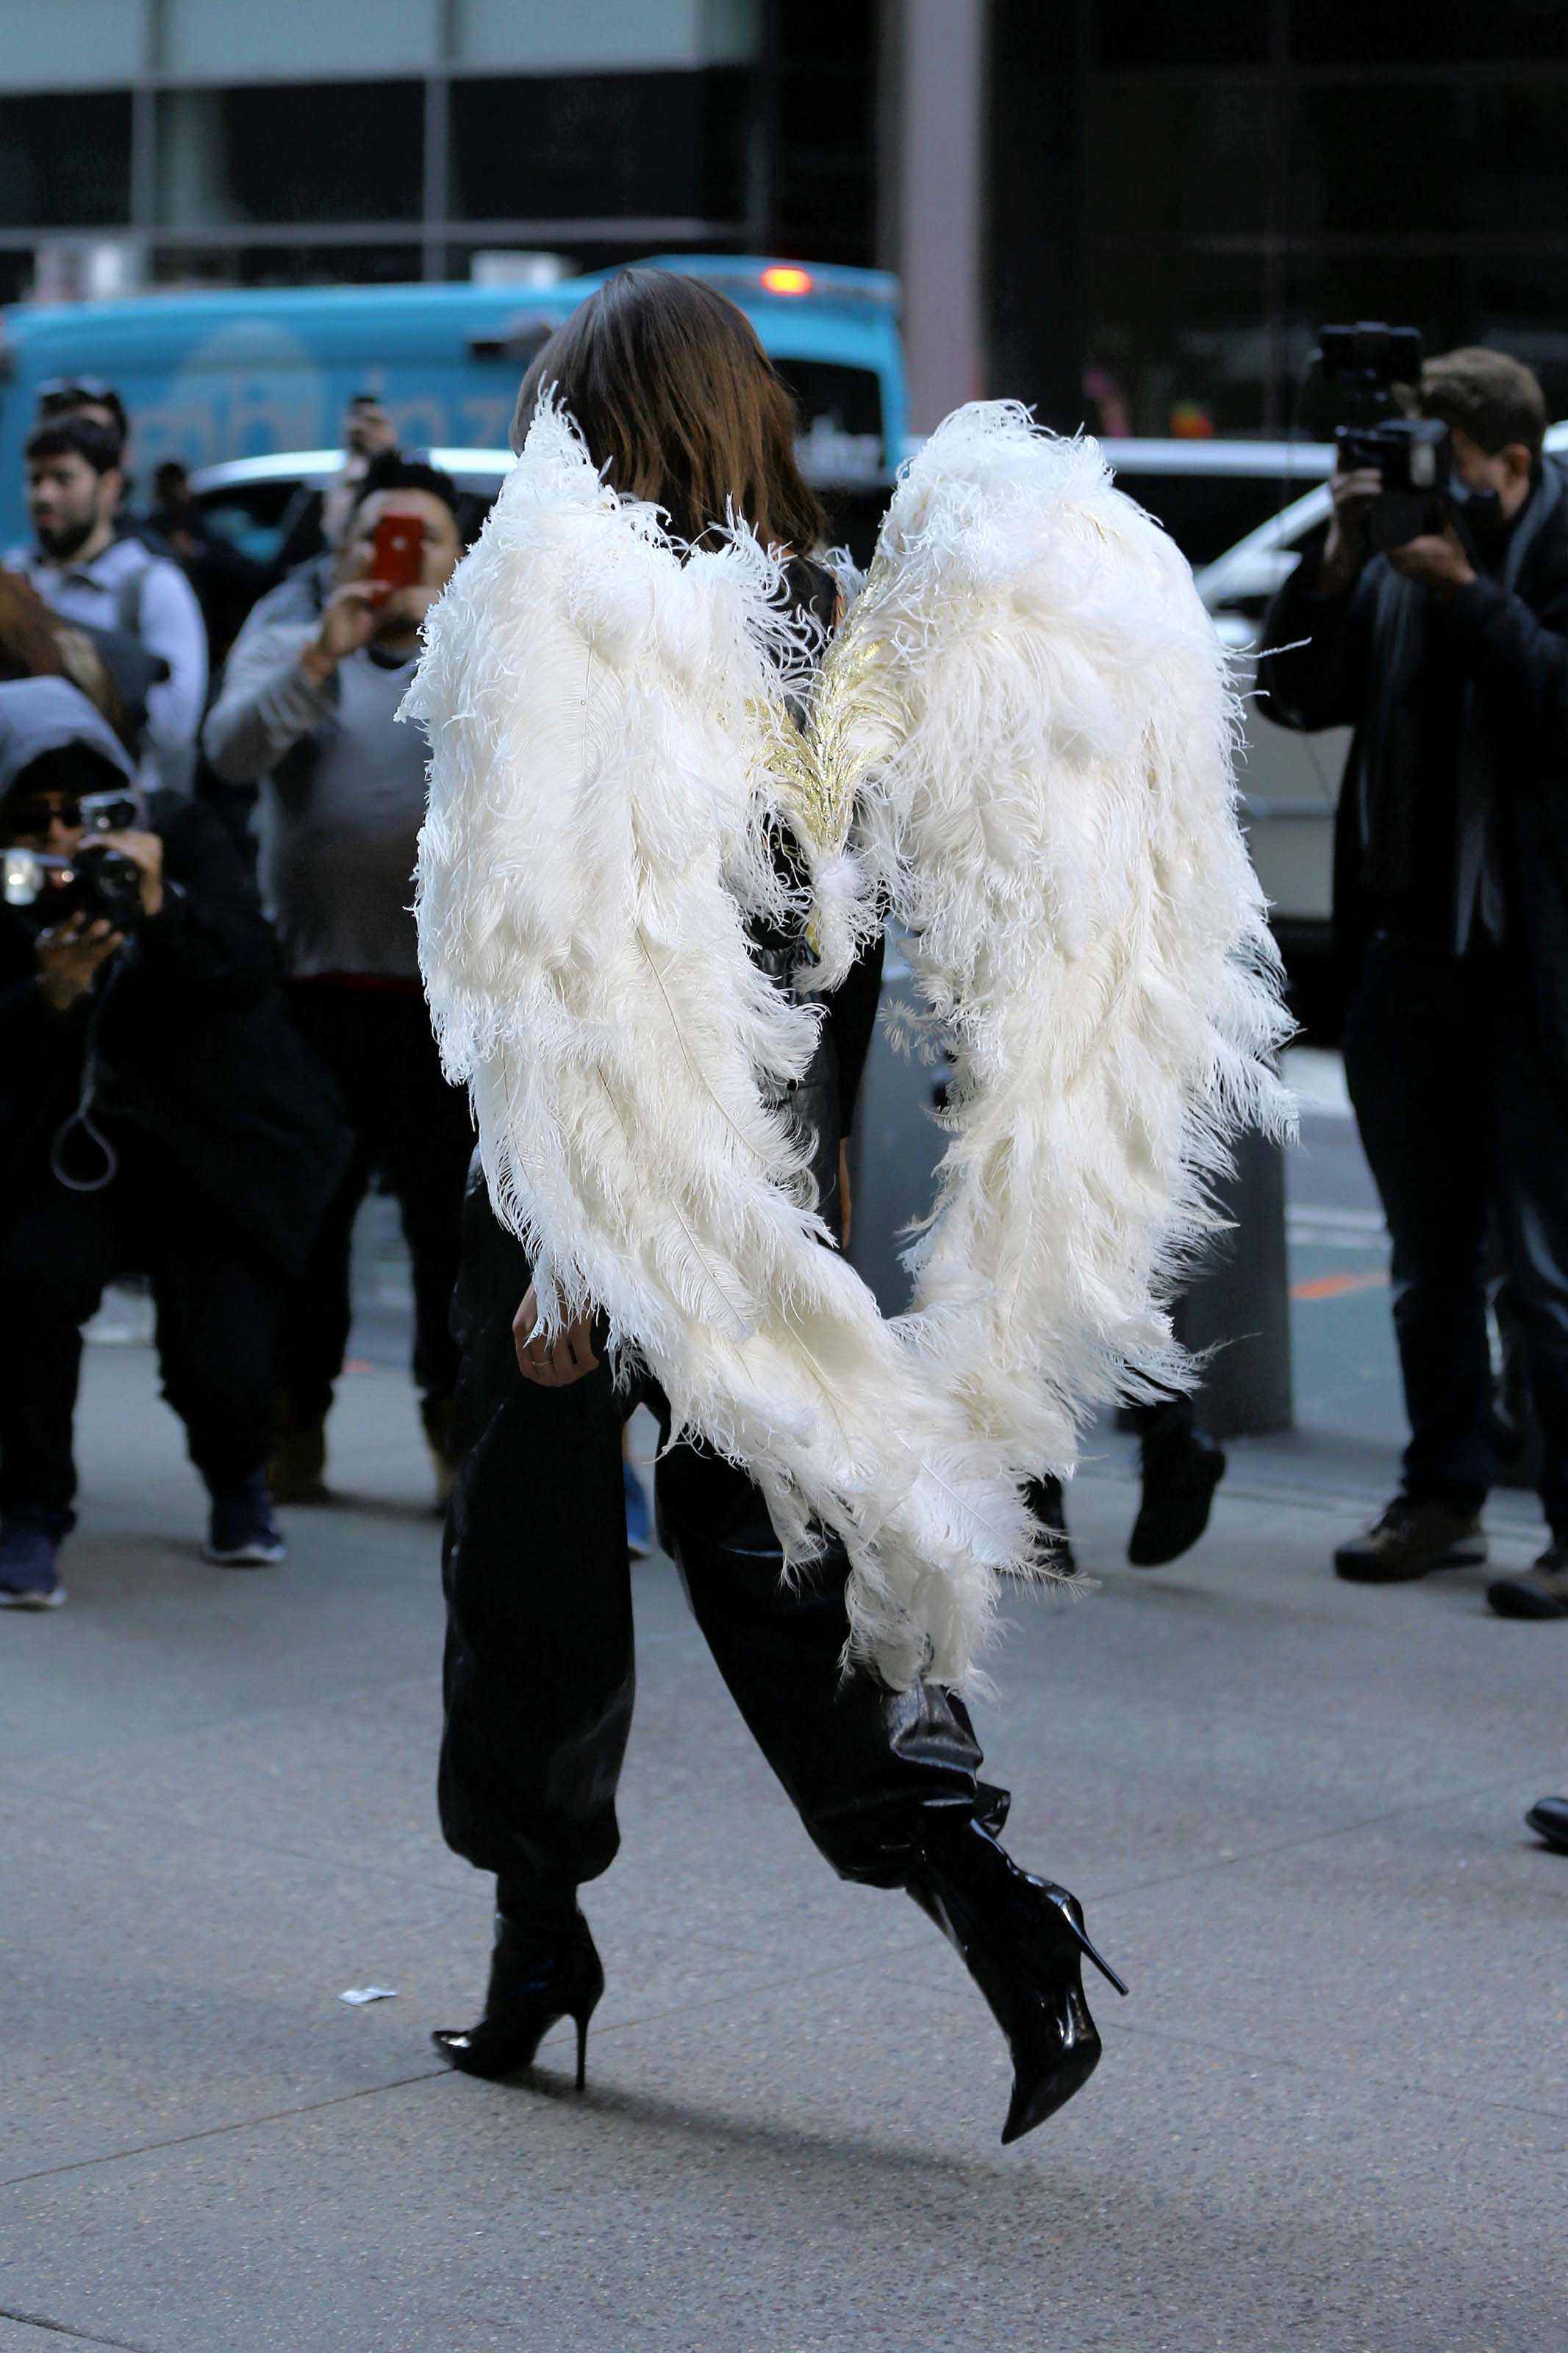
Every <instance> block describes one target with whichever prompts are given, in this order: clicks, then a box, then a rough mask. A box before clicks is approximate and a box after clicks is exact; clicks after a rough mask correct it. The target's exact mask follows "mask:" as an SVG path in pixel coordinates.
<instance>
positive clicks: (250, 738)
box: [203, 453, 473, 1501]
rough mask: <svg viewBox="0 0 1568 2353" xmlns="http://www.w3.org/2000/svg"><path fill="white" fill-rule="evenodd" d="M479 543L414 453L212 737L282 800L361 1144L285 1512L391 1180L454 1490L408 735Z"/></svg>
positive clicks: (295, 606) (317, 1007)
mask: <svg viewBox="0 0 1568 2353" xmlns="http://www.w3.org/2000/svg"><path fill="white" fill-rule="evenodd" d="M389 514H395V515H397V516H398V517H400V518H405V519H407V520H408V522H410V523H411V524H413V525H414V526H415V527H416V530H417V533H418V534H419V536H420V543H421V576H420V578H419V581H418V582H417V584H416V586H411V587H401V588H397V589H395V590H394V591H392V592H391V593H390V594H389V593H387V589H386V584H384V583H378V582H377V581H376V580H375V579H374V577H373V566H374V555H375V550H376V545H377V539H376V527H377V525H378V523H380V522H382V521H383V519H384V517H385V516H387V515H389ZM461 552H462V551H461V544H460V541H459V537H458V524H457V517H456V492H455V491H454V489H453V486H452V484H451V482H450V480H448V479H447V476H446V475H444V474H440V473H437V471H436V470H434V469H433V468H431V467H429V466H425V465H420V464H417V463H416V462H414V461H412V460H404V459H400V458H399V457H397V456H396V454H395V453H392V454H390V455H388V456H386V457H384V458H381V459H377V460H376V461H375V462H374V464H373V466H372V467H371V469H370V470H369V471H368V472H367V473H366V475H365V477H364V480H363V483H362V485H361V489H360V496H359V501H358V504H357V506H356V509H355V512H354V514H353V520H352V522H351V523H350V526H349V530H348V533H347V537H346V539H345V541H344V544H343V548H342V554H341V556H340V557H339V559H338V561H337V563H336V565H335V566H333V567H332V568H331V570H330V571H327V570H323V569H322V568H321V567H320V566H315V565H312V566H310V567H309V568H308V569H306V570H304V571H301V572H300V573H297V574H294V575H290V577H289V579H288V580H286V581H285V582H284V583H283V585H282V586H281V587H279V588H277V589H274V590H273V592H272V593H271V595H270V596H266V597H264V598H263V599H262V601H261V603H260V604H259V605H258V606H257V607H256V609H255V611H254V612H253V613H252V614H251V616H250V618H249V619H248V621H247V623H246V625H245V628H243V629H242V630H241V632H240V635H239V637H238V638H237V642H236V644H235V647H234V650H233V652H232V653H231V654H230V656H229V659H228V666H227V670H226V675H225V680H224V685H223V691H222V692H221V694H220V695H219V697H218V700H217V702H216V704H215V705H214V707H213V710H212V712H211V713H210V715H209V717H208V719H207V723H206V727H205V731H204V734H203V744H204V746H205V751H206V754H207V757H208V759H209V760H210V761H211V763H212V765H213V766H214V767H215V768H216V770H217V772H218V774H219V775H220V776H223V777H224V778H226V780H227V781H228V782H230V783H233V784H250V783H255V782H258V781H259V782H260V783H261V784H262V786H263V791H262V796H261V803H260V811H259V822H260V833H261V881H262V891H263V896H264V899H265V901H266V903H267V906H268V912H269V913H271V915H272V917H273V920H274V922H275V923H276V925H277V928H278V934H279V939H280V941H281V943H282V948H283V958H284V968H285V971H286V973H287V974H288V976H289V981H288V998H289V1010H290V1012H291V1014H292V1016H293V1018H294V1019H295V1020H296V1022H297V1023H298V1025H299V1026H300V1029H302V1030H303V1031H304V1032H305V1034H306V1036H307V1037H308V1038H309V1039H310V1041H311V1043H312V1044H313V1045H314V1046H315V1047H316V1049H317V1050H318V1051H319V1052H320V1053H321V1055H322V1056H323V1058H324V1059H325V1060H326V1061H327V1062H328V1063H329V1065H330V1066H331V1070H332V1071H333V1073H334V1075H335V1077H336V1078H337V1081H338V1084H339V1086H340V1088H341V1089H342V1093H343V1096H344V1099H345V1101H346V1103H347V1104H348V1107H349V1113H350V1117H351V1119H352V1121H353V1127H354V1134H355V1150H354V1155H353V1161H352V1163H351V1165H350V1167H349V1171H348V1175H347V1176H346V1177H345V1179H344V1182H343V1184H342V1187H341V1189H340V1192H339V1194H338V1197H337V1198H336V1200H335V1201H334V1203H333V1205H332V1208H331V1209H330V1210H329V1212H328V1214H327V1218H326V1220H325V1222H324V1225H323V1228H322V1230H321V1236H320V1239H319V1240H318V1242H317V1245H316V1250H315V1253H314V1255H313V1257H312V1260H311V1262H310V1267H309V1268H308V1269H307V1271H306V1274H305V1276H304V1279H303V1281H302V1282H300V1284H299V1285H298V1287H297V1289H296V1291H295V1293H294V1296H293V1299H292V1300H291V1302H290V1303H289V1310H288V1312H287V1314H286V1315H285V1319H284V1328H283V1332H282V1335H281V1339H280V1343H279V1384H280V1389H281V1396H280V1399H279V1407H280V1419H279V1430H280V1436H279V1451H278V1454H277V1457H276V1459H275V1461H274V1465H273V1474H274V1487H275V1491H276V1493H278V1495H279V1500H288V1499H292V1500H294V1501H302V1500H307V1499H309V1498H310V1497H311V1496H314V1495H318V1494H320V1493H321V1492H322V1491H323V1479H324V1472H325V1466H326V1443H325V1424H326V1419H327V1413H328V1410H329V1409H330V1407H331V1398H332V1388H333V1384H334V1382H335V1381H336V1379H337V1377H338V1374H339V1373H340V1372H341V1370H342V1360H343V1352H344V1348H345V1346H346V1345H347V1341H348V1333H349V1323H350V1289H349V1249H350V1240H351V1236H352V1233H353V1221H354V1216H355V1212H356V1211H357V1209H358V1208H359V1205H360V1203H361V1201H362V1200H363V1197H364V1193H365V1189H366V1187H367V1185H368V1183H369V1181H370V1176H371V1174H372V1171H373V1170H374V1169H379V1170H380V1172H381V1174H382V1176H383V1177H384V1180H385V1182H386V1183H387V1185H388V1186H389V1187H390V1189H391V1190H392V1191H393V1192H394V1193H395V1196H396V1198H397V1201H398V1204H399V1207H400V1208H401V1210H402V1214H403V1228H404V1232H405V1235H406V1237H407V1240H408V1247H409V1252H410V1256H411V1258H412V1260H413V1267H414V1298H415V1336H414V1374H415V1379H416V1384H417V1386H418V1388H419V1390H420V1393H421V1409H422V1412H423V1417H424V1422H425V1430H426V1437H427V1439H428V1440H429V1442H430V1448H431V1453H432V1456H433V1458H434V1460H435V1463H436V1469H437V1482H438V1484H439V1485H440V1486H441V1488H442V1490H443V1492H444V1490H445V1487H446V1485H447V1482H448V1479H449V1470H450V1465H449V1455H448V1426H449V1421H450V1414H451V1398H452V1391H453V1387H454V1384H455V1381H456V1377H457V1359H456V1351H455V1348H454V1345H453V1342H452V1339H451V1336H450V1334H449V1332H448V1330H447V1312H448V1308H449V1304H450V1301H451V1294H452V1286H453V1283H454V1281H455V1279H456V1275H457V1265H458V1219H459V1213H460V1209H461V1204H462V1196H463V1184H464V1177H465V1175H466V1171H467V1168H468V1155H469V1153H470V1151H471V1150H472V1146H473V1132H472V1128H471V1125H470V1122H469V1118H468V1104H467V1102H466V1101H465V1099H464V1097H463V1096H462V1095H461V1094H460V1093H458V1092H457V1091H456V1090H455V1089H453V1088H451V1087H449V1086H447V1083H446V1082H445V1080H444V1079H443V1078H442V1076H441V1070H440V1064H439V1061H438V1060H437V1053H436V1047H435V1043H434V1040H433V1039H432V1037H431V1034H430V1026H429V1021H428V1019H427V1018H426V1008H425V999H424V994H423V990H422V988H421V987H420V981H419V965H418V955H417V951H416V938H415V930H414V918H413V915H412V913H410V907H411V904H412V901H413V895H414V890H413V873H414V860H415V850H416V842H417V838H418V832H419V827H420V825H421V823H422V821H423V818H424V815H425V746H424V739H423V738H422V736H421V735H420V734H419V732H418V730H417V729H416V728H412V727H400V726H397V725H396V724H395V714H396V712H397V707H398V704H399V703H400V702H401V701H402V699H403V695H404V693H405V690H406V688H407V685H408V681H409V678H410V676H411V674H412V671H413V668H414V664H415V662H416V659H417V657H418V651H419V636H418V633H419V626H420V623H421V622H422V621H423V619H424V617H425V615H426V612H427V610H428V609H429V607H430V605H431V604H432V603H433V601H434V599H435V598H436V597H437V596H438V595H439V593H440V591H441V590H442V588H443V587H445V586H446V584H447V581H448V580H449V579H450V577H451V575H452V573H453V570H454V569H455V567H456V565H457V563H458V556H459V554H461Z"/></svg>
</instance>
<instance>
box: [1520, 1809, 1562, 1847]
mask: <svg viewBox="0 0 1568 2353" xmlns="http://www.w3.org/2000/svg"><path fill="white" fill-rule="evenodd" d="M1524 1820H1525V1825H1526V1827H1527V1828H1528V1829H1530V1830H1532V1831H1534V1832H1535V1835H1536V1837H1537V1838H1540V1839H1544V1840H1545V1841H1546V1843H1547V1845H1548V1846H1554V1847H1555V1848H1556V1849H1557V1852H1558V1853H1559V1854H1568V1798H1537V1799H1536V1801H1535V1803H1534V1805H1533V1806H1531V1810H1530V1811H1529V1813H1528V1814H1526V1816H1525V1818H1524Z"/></svg>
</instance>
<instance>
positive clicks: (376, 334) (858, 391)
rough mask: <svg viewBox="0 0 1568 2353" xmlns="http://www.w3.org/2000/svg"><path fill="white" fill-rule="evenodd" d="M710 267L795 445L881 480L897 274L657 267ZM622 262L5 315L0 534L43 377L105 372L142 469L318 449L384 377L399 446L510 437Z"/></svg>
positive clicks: (666, 264)
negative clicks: (741, 323) (544, 277)
mask: <svg viewBox="0 0 1568 2353" xmlns="http://www.w3.org/2000/svg"><path fill="white" fill-rule="evenodd" d="M647 266H648V267H651V268H655V269H674V270H679V271H682V272H684V273H685V274H687V275H689V276H691V277H700V278H702V279H705V280H707V281H708V282H709V283H710V285H714V286H717V287H719V288H721V290H722V291H723V292H724V293H726V294H728V295H729V296H730V297H731V300H732V301H736V302H738V303H739V304H740V305H741V307H742V310H743V311H745V312H746V313H747V315H748V317H749V318H750V319H751V321H752V324H753V325H754V326H755V328H756V330H757V332H758V333H759V335H760V336H761V337H762V340H763V343H764V344H765V345H766V347H767V349H768V351H769V353H771V354H772V355H773V358H774V359H775V360H776V361H777V363H778V366H779V370H780V373H781V374H782V375H784V377H785V378H786V380H787V381H788V383H789V385H790V386H791V388H792V389H793V391H794V392H795V397H796V400H797V401H798V403H799V406H800V414H801V440H802V455H803V459H804V460H805V467H806V470H807V471H808V473H809V474H810V475H811V477H812V479H813V480H815V481H816V482H818V483H819V484H822V485H825V486H835V485H844V486H846V487H848V486H856V487H865V488H870V487H873V486H876V485H879V484H884V483H886V481H887V480H888V479H889V476H890V475H891V473H892V472H893V471H894V470H895V469H896V468H897V465H898V463H899V460H900V458H901V457H902V455H903V451H904V432H905V382H904V367H903V352H902V345H901V343H900V335H899V287H898V280H896V279H894V278H890V277H889V276H887V275H885V274H884V273H883V272H882V271H880V270H872V269H843V268H837V267H834V268H821V269H818V268H816V267H813V266H809V265H806V264H803V263H797V262H785V261H769V260H766V259H750V258H746V257H742V256H738V255H718V256H708V255H697V256H692V255H685V254H683V255H679V256H670V257H662V256H661V257H659V258H658V259H657V260H655V261H654V262H652V263H650V264H649V265H647ZM608 274H609V273H607V272H605V271H598V272H595V274H594V275H593V276H590V277H583V278H569V279H563V280H561V281H559V282H558V283H557V284H555V285H552V286H545V287H541V288H538V289H533V288H521V287H507V286H474V285H463V284H454V285H446V284H436V285H413V286H342V287H319V288H318V287H312V288H308V289H298V290H295V289H287V288H284V289H272V290H258V291H230V292H225V293H191V294H184V293H167V294H149V295H144V296H138V297H134V298H132V299H129V300H126V301H116V302H96V303H82V304H71V305H68V306H62V307H60V308H58V309H57V308H53V307H45V306H43V305H37V306H35V305H32V304H27V303H22V304H18V305H16V306H14V307H12V308H11V309H9V310H6V311H4V312H0V546H9V545H10V544H12V543H14V542H15V541H16V540H18V539H20V538H22V537H24V536H25V535H26V515H25V512H24V508H23V498H22V494H23V482H22V474H23V466H22V448H23V445H24V443H25V442H26V438H27V434H28V432H29V430H30V428H31V427H32V423H33V418H34V412H35V409H36V406H37V397H38V393H39V391H40V388H41V387H43V386H44V385H47V384H49V383H51V382H58V381H60V380H70V379H73V378H76V377H80V376H93V377H98V378H100V379H102V380H103V381H105V382H107V383H109V384H111V385H113V386H114V387H115V389H116V390H117V391H118V392H119V394H120V396H121V399H122V400H123V401H124V403H125V405H126V407H127V408H128V410H129V411H130V414H131V419H132V436H133V438H132V455H131V462H132V470H133V471H134V472H135V474H136V475H137V477H138V478H139V479H140V480H142V481H143V482H145V481H146V480H147V479H148V478H149V477H150V475H151V473H152V470H153V467H154V466H156V465H157V464H158V463H159V462H160V461H161V460H162V459H166V458H178V459H183V460H184V463H185V465H187V466H188V467H190V468H191V469H192V470H195V469H197V468H200V467H208V466H212V465H216V464H218V463H221V462H222V461H224V460H226V459H237V458H252V457H265V456H268V455H271V454H273V453H280V452H284V451H288V450H319V449H321V448H325V447H330V446H331V445H332V444H334V443H335V442H336V440H337V437H338V430H339V425H340V421H341V419H342V412H343V408H344V406H345V405H346V403H347V402H348V400H349V399H350V398H351V397H352V396H353V394H354V393H356V392H372V393H374V394H375V396H377V398H378V399H380V400H381V401H382V402H384V405H385V406H386V407H387V409H388V410H389V411H390V413H391V416H392V418H393V422H394V424H395V426H396V427H397V430H398V435H399V438H400V439H401V440H402V442H403V444H404V446H405V448H415V447H426V446H429V445H431V444H440V445H446V446H452V445H458V446H463V447H468V448H473V447H479V448H496V447H499V446H504V444H505V442H506V439H507V435H508V430H509V427H510V423H511V412H512V404H513V402H514V400H515V398H516V396H517V385H518V379H519V377H520V376H521V374H522V372H523V369H524V368H525V367H526V366H527V364H528V362H529V361H530V360H531V358H532V356H533V354H534V353H535V352H536V351H537V350H538V348H539V346H540V344H541V343H542V341H543V340H544V338H545V336H547V335H548V334H549V333H550V332H552V330H553V329H554V328H555V327H556V326H558V325H559V324H560V322H561V321H562V320H563V319H564V318H566V317H567V316H568V315H569V313H570V312H571V311H574V310H575V309H576V307H577V305H578V303H579V302H581V301H583V300H584V297H585V296H587V295H588V294H590V293H591V292H592V291H593V290H594V288H595V286H597V285H599V284H601V283H602V281H603V280H604V278H605V276H606V275H608Z"/></svg>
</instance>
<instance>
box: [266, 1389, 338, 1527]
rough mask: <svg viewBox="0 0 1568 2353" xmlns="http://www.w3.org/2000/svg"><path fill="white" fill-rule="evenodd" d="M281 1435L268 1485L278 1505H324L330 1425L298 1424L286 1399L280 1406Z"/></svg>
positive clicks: (274, 1447) (276, 1442) (276, 1440)
mask: <svg viewBox="0 0 1568 2353" xmlns="http://www.w3.org/2000/svg"><path fill="white" fill-rule="evenodd" d="M276 1430H277V1435H276V1437H275V1438H274V1440H273V1445H272V1460H271V1461H270V1462H269V1463H268V1466H267V1483H268V1486H269V1487H270V1488H271V1490H272V1500H273V1502H274V1503H275V1504H320V1503H323V1502H324V1501H325V1500H326V1493H327V1425H326V1423H325V1422H324V1421H300V1420H297V1419H296V1418H295V1414H294V1409H293V1408H292V1406H291V1405H290V1404H289V1400H288V1399H287V1398H279V1403H278V1414H277V1423H276Z"/></svg>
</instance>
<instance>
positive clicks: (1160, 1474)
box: [1127, 1422, 1225, 1568]
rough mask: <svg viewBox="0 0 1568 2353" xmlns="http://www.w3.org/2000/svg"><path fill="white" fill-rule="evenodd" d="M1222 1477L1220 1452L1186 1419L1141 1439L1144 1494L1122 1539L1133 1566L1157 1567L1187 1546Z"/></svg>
mask: <svg viewBox="0 0 1568 2353" xmlns="http://www.w3.org/2000/svg"><path fill="white" fill-rule="evenodd" d="M1224 1477H1225V1455H1224V1452H1223V1451H1222V1450H1221V1449H1220V1448H1219V1447H1218V1446H1217V1445H1216V1444H1215V1440H1213V1439H1212V1438H1211V1437H1210V1436H1209V1434H1208V1432H1207V1430H1194V1428H1193V1426H1192V1424H1191V1423H1190V1422H1188V1423H1186V1424H1185V1425H1184V1426H1183V1425H1181V1424H1178V1425H1177V1426H1176V1427H1175V1428H1173V1429H1172V1430H1169V1431H1163V1430H1162V1431H1159V1432H1154V1433H1152V1434H1151V1435H1150V1436H1149V1437H1147V1438H1146V1439H1145V1440H1143V1500H1142V1504H1140V1506H1139V1511H1138V1517H1137V1518H1136V1519H1135V1520H1134V1521H1133V1523H1132V1534H1131V1535H1130V1536H1129V1537H1128V1539H1127V1557H1128V1559H1129V1560H1130V1561H1131V1564H1132V1566H1133V1567H1134V1568H1161V1567H1163V1566H1164V1564H1165V1563H1166V1562H1167V1561H1170V1560H1179V1559H1180V1558H1181V1556H1182V1555H1183V1553H1184V1552H1190V1551H1191V1550H1192V1547H1193V1546H1194V1545H1195V1544H1196V1542H1197V1540H1198V1538H1199V1537H1200V1536H1201V1535H1202V1534H1203V1532H1204V1530H1205V1528H1206V1527H1207V1525H1208V1524H1209V1512H1210V1509H1211V1507H1212V1505H1213V1504H1214V1491H1215V1488H1216V1487H1217V1486H1218V1485H1219V1482H1220V1481H1221V1480H1222V1479H1223V1478H1224Z"/></svg>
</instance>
